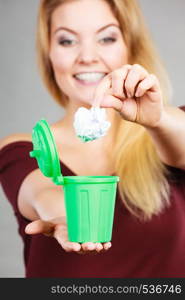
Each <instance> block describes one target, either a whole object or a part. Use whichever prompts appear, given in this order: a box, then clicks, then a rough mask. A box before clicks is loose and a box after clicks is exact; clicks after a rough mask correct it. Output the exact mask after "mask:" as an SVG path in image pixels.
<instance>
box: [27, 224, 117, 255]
mask: <svg viewBox="0 0 185 300" xmlns="http://www.w3.org/2000/svg"><path fill="white" fill-rule="evenodd" d="M25 232H26V233H27V234H39V233H42V234H44V235H46V236H53V237H54V238H55V239H56V240H57V241H58V243H59V244H60V245H61V246H62V248H63V249H64V250H65V251H66V252H76V253H78V254H87V253H92V254H95V253H101V252H105V251H107V250H108V249H109V248H110V247H111V242H108V243H103V244H102V243H92V242H88V243H82V244H80V243H76V242H70V241H69V239H68V232H67V226H66V224H64V223H61V224H54V223H51V222H49V221H43V220H36V221H33V222H31V223H29V224H28V225H27V226H26V227H25Z"/></svg>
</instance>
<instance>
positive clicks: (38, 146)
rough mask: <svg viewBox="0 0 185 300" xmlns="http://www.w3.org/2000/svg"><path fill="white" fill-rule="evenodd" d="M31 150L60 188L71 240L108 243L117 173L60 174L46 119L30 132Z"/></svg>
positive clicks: (54, 145) (117, 179) (117, 178)
mask: <svg viewBox="0 0 185 300" xmlns="http://www.w3.org/2000/svg"><path fill="white" fill-rule="evenodd" d="M32 142H33V151H31V152H30V156H31V157H34V158H36V159H37V163H38V166H39V168H40V170H41V171H42V173H43V174H44V175H45V176H47V177H50V178H51V179H52V180H53V182H54V183H55V184H56V185H62V186H63V189H64V201H65V209H66V220H67V228H68V237H69V241H71V242H78V243H85V242H94V243H96V242H100V243H104V242H108V241H110V240H111V238H112V226H113V219H114V207H115V199H116V190H117V182H118V181H119V177H118V176H62V173H61V168H60V161H59V157H58V152H57V148H56V144H55V141H54V138H53V135H52V133H51V131H50V128H49V125H48V123H47V122H46V120H40V121H39V122H37V124H36V125H35V127H34V128H33V132H32Z"/></svg>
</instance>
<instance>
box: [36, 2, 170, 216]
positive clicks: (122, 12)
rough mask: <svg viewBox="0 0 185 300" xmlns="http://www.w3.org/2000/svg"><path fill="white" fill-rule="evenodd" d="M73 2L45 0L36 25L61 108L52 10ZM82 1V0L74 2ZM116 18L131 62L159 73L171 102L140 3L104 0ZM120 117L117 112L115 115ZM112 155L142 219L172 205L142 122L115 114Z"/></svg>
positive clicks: (42, 62)
mask: <svg viewBox="0 0 185 300" xmlns="http://www.w3.org/2000/svg"><path fill="white" fill-rule="evenodd" d="M67 1H71V0H42V1H41V4H40V7H39V14H38V27H37V53H38V64H39V67H40V71H41V75H42V78H43V80H44V82H45V84H46V87H47V88H48V90H49V92H50V93H51V95H52V96H53V97H54V99H55V100H56V101H57V102H58V103H59V104H60V105H62V106H63V107H65V106H66V104H67V98H66V96H65V95H64V94H63V93H62V91H61V90H60V89H59V87H58V85H57V83H56V80H55V77H54V72H53V69H52V65H51V62H50V60H49V40H50V25H51V24H50V22H51V15H52V12H53V11H54V10H55V9H56V8H57V7H58V6H59V5H60V4H62V3H64V2H67ZM76 1H78V0H76ZM104 1H106V2H107V3H108V4H109V5H110V6H111V9H112V12H113V13H114V15H115V16H116V18H117V19H118V21H119V23H120V27H121V30H122V34H123V37H124V40H125V42H126V45H127V49H128V55H129V56H128V63H130V64H135V63H137V64H140V65H142V66H143V67H144V68H146V70H147V71H148V72H149V73H153V74H155V75H156V76H157V77H158V79H159V81H160V84H161V89H162V92H163V101H164V104H166V103H167V102H168V101H169V97H170V94H169V91H171V90H170V85H169V81H168V77H167V74H166V72H165V70H164V68H163V65H162V63H161V60H160V58H159V55H158V53H157V51H156V49H155V47H154V45H153V43H152V40H151V38H150V34H149V32H148V29H147V27H146V25H145V21H144V17H143V15H142V13H141V10H140V7H139V5H138V3H137V1H135V0H104ZM117 115H118V114H117ZM114 126H115V128H116V134H115V136H114V142H113V145H112V149H113V150H112V159H113V161H114V163H115V170H116V174H117V175H118V176H119V177H120V182H119V185H118V187H119V192H120V195H121V198H122V201H123V202H124V204H125V205H126V207H127V209H128V210H129V211H130V212H131V213H132V214H134V215H135V216H137V217H138V218H140V219H141V220H147V219H150V218H151V217H152V216H153V215H158V214H159V213H161V212H162V211H163V209H164V208H165V207H166V206H167V205H169V184H168V181H167V174H168V173H167V168H166V167H165V166H164V164H163V163H162V162H161V161H160V159H159V157H158V155H157V152H156V149H155V146H154V144H153V142H152V140H151V137H150V136H149V134H148V133H147V131H146V130H145V128H144V127H143V126H141V125H139V124H135V123H132V122H128V121H125V120H123V119H121V118H120V117H119V116H117V117H116V119H115V123H114Z"/></svg>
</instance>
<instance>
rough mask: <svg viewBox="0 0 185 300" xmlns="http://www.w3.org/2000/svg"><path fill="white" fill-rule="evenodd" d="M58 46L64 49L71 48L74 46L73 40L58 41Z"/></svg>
mask: <svg viewBox="0 0 185 300" xmlns="http://www.w3.org/2000/svg"><path fill="white" fill-rule="evenodd" d="M58 43H59V45H62V46H64V47H66V46H72V45H74V44H75V41H74V40H69V39H61V40H59V41H58Z"/></svg>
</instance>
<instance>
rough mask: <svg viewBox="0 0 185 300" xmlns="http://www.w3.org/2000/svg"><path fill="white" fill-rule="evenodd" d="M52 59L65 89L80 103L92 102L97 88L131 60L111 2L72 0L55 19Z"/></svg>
mask: <svg viewBox="0 0 185 300" xmlns="http://www.w3.org/2000/svg"><path fill="white" fill-rule="evenodd" d="M49 55H50V60H51V63H52V66H53V70H54V74H55V78H56V81H57V84H58V86H59V87H60V89H61V90H62V92H63V93H64V94H65V95H67V96H68V97H69V100H70V101H75V104H76V105H79V106H80V105H85V104H86V105H89V104H90V105H91V104H92V101H93V94H94V91H95V88H96V87H97V85H98V84H99V82H100V81H101V79H102V78H103V77H104V76H105V75H106V74H107V73H109V72H111V71H113V70H115V69H117V68H119V67H121V66H122V65H123V64H125V63H127V48H126V45H125V42H124V39H123V36H122V33H121V30H120V28H119V23H118V20H117V19H116V18H115V16H114V15H113V13H112V11H111V9H110V7H109V5H108V4H107V2H105V1H103V0H75V1H74V0H72V1H69V2H66V3H64V4H61V5H60V6H59V7H57V8H56V9H55V11H54V12H53V14H52V18H51V40H50V53H49Z"/></svg>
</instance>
